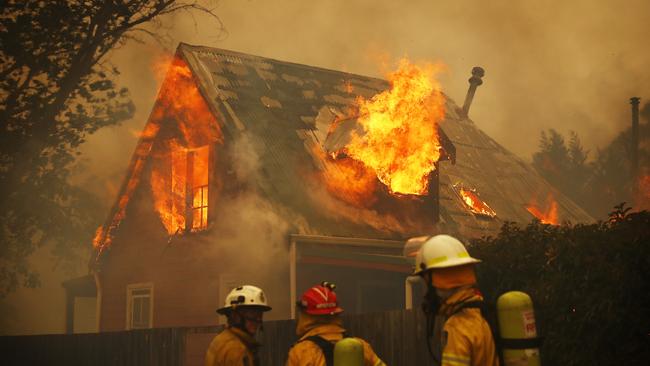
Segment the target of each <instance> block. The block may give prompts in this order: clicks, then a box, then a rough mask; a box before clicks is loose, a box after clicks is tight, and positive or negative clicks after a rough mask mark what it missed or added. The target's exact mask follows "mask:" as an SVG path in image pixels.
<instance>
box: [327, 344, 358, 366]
mask: <svg viewBox="0 0 650 366" xmlns="http://www.w3.org/2000/svg"><path fill="white" fill-rule="evenodd" d="M334 366H363V345H362V344H361V342H359V340H358V339H354V338H343V339H341V340H340V341H338V342H336V346H334Z"/></svg>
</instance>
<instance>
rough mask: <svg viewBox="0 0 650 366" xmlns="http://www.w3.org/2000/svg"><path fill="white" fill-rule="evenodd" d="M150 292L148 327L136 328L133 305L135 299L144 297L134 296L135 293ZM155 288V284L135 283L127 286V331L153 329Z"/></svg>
mask: <svg viewBox="0 0 650 366" xmlns="http://www.w3.org/2000/svg"><path fill="white" fill-rule="evenodd" d="M138 290H149V319H148V326H146V327H134V326H133V303H134V301H133V300H134V299H136V298H140V297H144V296H141V295H134V292H135V291H138ZM153 304H154V286H153V282H142V283H133V284H129V285H127V286H126V330H132V329H151V328H153V310H154V306H153Z"/></svg>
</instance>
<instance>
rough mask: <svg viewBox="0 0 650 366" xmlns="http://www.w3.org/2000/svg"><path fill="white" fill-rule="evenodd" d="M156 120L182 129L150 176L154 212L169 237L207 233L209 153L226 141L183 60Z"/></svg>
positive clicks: (173, 69)
mask: <svg viewBox="0 0 650 366" xmlns="http://www.w3.org/2000/svg"><path fill="white" fill-rule="evenodd" d="M151 118H152V119H154V120H160V121H163V120H168V121H170V122H171V123H172V124H173V125H174V126H176V127H177V131H176V133H174V134H172V136H173V137H171V138H170V139H168V140H167V141H166V142H165V143H161V149H160V150H162V153H161V159H159V161H158V163H157V164H154V167H153V169H152V172H151V190H152V192H153V197H154V207H155V209H156V211H157V212H158V215H159V216H160V220H161V221H162V223H163V225H164V226H165V229H166V230H167V232H168V233H169V234H176V233H179V232H182V231H185V230H187V229H188V224H187V221H188V220H190V219H191V220H192V225H191V228H189V229H191V230H200V229H204V228H205V227H206V226H207V219H208V217H207V215H208V209H207V206H208V188H209V187H208V177H209V170H208V166H209V161H210V148H209V145H210V144H212V143H214V142H221V141H222V134H221V130H220V127H219V124H218V123H217V121H216V119H215V118H214V115H213V114H212V112H211V111H210V109H209V107H208V105H207V104H206V103H205V100H204V99H203V96H202V95H201V93H200V92H199V90H198V88H197V86H196V83H195V82H194V79H193V78H192V73H191V71H190V69H189V67H188V66H187V64H185V62H183V61H182V60H180V59H178V58H176V59H174V61H173V62H172V64H171V65H170V67H169V69H168V71H167V76H166V79H165V82H164V84H163V86H162V88H161V91H160V94H159V98H158V100H157V103H156V107H155V109H154V112H153V113H152V116H151Z"/></svg>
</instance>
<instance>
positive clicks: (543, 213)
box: [526, 193, 560, 225]
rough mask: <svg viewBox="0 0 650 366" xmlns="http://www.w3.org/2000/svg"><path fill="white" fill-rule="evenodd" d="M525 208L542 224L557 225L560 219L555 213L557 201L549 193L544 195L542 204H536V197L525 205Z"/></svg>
mask: <svg viewBox="0 0 650 366" xmlns="http://www.w3.org/2000/svg"><path fill="white" fill-rule="evenodd" d="M526 210H528V212H530V213H531V214H532V215H533V216H535V217H536V218H537V219H538V220H539V221H541V222H542V224H549V225H559V223H560V221H559V219H558V215H557V201H556V200H555V198H553V195H552V194H551V193H549V194H548V196H546V201H545V202H544V204H543V206H540V205H538V204H537V199H536V198H533V200H532V201H531V202H530V204H528V205H527V206H526Z"/></svg>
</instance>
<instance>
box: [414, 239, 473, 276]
mask: <svg viewBox="0 0 650 366" xmlns="http://www.w3.org/2000/svg"><path fill="white" fill-rule="evenodd" d="M479 262H480V260H478V259H476V258H472V257H470V256H469V253H468V252H467V249H465V246H464V245H463V243H461V242H460V240H458V239H456V238H454V237H452V236H449V235H436V236H433V237H431V238H429V239H428V240H427V241H426V242H424V244H422V247H421V248H420V250H419V251H418V253H417V255H416V256H415V271H414V272H413V274H414V275H419V274H421V273H422V272H424V271H426V270H429V269H434V268H447V267H455V266H462V265H463V264H470V263H479Z"/></svg>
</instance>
